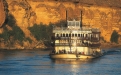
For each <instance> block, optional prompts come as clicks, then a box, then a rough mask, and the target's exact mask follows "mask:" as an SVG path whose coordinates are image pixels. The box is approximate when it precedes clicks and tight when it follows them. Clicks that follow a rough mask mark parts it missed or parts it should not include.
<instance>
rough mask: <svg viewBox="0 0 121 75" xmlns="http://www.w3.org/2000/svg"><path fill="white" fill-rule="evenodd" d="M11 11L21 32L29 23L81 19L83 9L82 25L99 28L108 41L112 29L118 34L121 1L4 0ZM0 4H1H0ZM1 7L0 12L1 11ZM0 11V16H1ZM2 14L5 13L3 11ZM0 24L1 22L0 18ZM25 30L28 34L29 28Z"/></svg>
mask: <svg viewBox="0 0 121 75" xmlns="http://www.w3.org/2000/svg"><path fill="white" fill-rule="evenodd" d="M6 1H7V3H8V7H9V8H8V10H9V13H10V14H12V15H13V16H14V17H15V19H16V22H17V25H18V26H20V27H21V28H22V29H23V31H24V30H26V31H27V27H28V26H33V24H35V23H37V24H39V23H40V22H42V23H44V24H49V23H50V22H52V23H56V22H59V21H60V20H66V10H67V11H68V20H73V19H76V20H80V11H82V12H83V15H82V17H83V19H82V22H83V25H88V26H90V27H96V28H100V30H101V36H102V37H104V39H105V40H106V41H107V42H110V36H111V34H112V32H113V30H116V31H118V33H119V34H121V0H6ZM0 4H1V0H0ZM0 6H1V5H0ZM2 10H3V8H1V10H0V11H2ZM1 14H2V13H1V12H0V16H1ZM3 14H4V13H3ZM0 21H1V23H3V21H2V20H1V19H0ZM27 32H28V33H25V34H26V35H27V36H29V35H30V33H29V31H27Z"/></svg>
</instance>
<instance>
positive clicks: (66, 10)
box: [66, 10, 68, 27]
mask: <svg viewBox="0 0 121 75" xmlns="http://www.w3.org/2000/svg"><path fill="white" fill-rule="evenodd" d="M67 20H68V11H67V10H66V27H67V26H68V22H67Z"/></svg>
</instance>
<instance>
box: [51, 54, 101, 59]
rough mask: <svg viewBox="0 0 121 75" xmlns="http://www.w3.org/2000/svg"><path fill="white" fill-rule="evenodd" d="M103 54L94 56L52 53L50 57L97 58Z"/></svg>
mask: <svg viewBox="0 0 121 75" xmlns="http://www.w3.org/2000/svg"><path fill="white" fill-rule="evenodd" d="M99 56H101V55H98V56H93V55H81V54H79V55H76V54H50V57H51V58H52V59H88V58H89V59H92V58H96V57H99Z"/></svg>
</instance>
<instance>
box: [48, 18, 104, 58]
mask: <svg viewBox="0 0 121 75" xmlns="http://www.w3.org/2000/svg"><path fill="white" fill-rule="evenodd" d="M100 33H101V32H100V30H99V29H97V28H91V27H86V26H83V27H82V22H81V21H76V20H72V21H68V20H67V27H54V28H53V37H52V44H53V47H54V50H52V52H51V53H50V57H51V58H55V59H56V58H95V57H99V56H101V55H102V53H101V49H100V45H101V44H100Z"/></svg>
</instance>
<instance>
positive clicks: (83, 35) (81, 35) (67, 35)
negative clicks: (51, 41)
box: [56, 34, 99, 37]
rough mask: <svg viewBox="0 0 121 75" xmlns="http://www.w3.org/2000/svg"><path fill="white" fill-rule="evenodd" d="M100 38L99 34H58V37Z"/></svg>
mask: <svg viewBox="0 0 121 75" xmlns="http://www.w3.org/2000/svg"><path fill="white" fill-rule="evenodd" d="M88 36H90V37H99V34H60V35H59V34H56V37H88Z"/></svg>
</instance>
